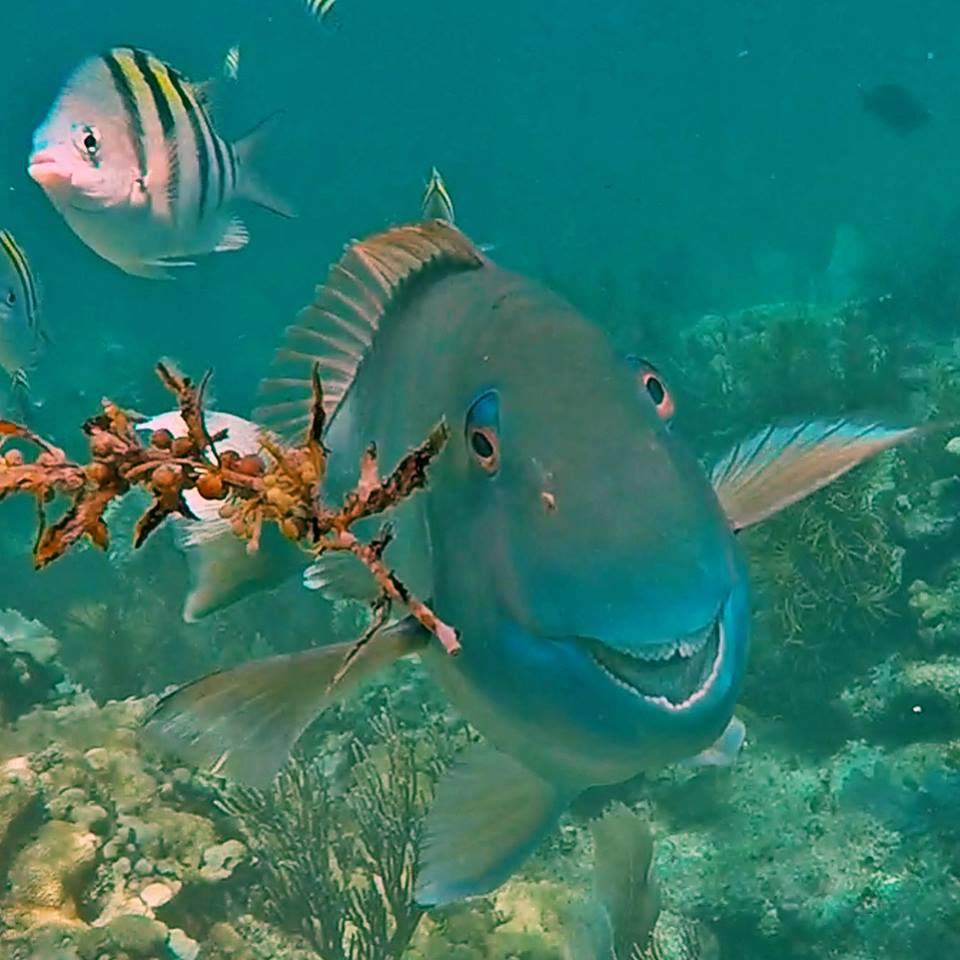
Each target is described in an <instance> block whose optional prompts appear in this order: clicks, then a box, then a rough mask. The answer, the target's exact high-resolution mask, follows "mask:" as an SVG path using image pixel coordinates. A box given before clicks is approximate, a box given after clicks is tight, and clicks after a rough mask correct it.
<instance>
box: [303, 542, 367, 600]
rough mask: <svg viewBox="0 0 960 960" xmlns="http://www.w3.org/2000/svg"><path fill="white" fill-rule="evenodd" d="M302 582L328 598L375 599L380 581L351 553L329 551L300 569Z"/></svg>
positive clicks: (309, 588)
mask: <svg viewBox="0 0 960 960" xmlns="http://www.w3.org/2000/svg"><path fill="white" fill-rule="evenodd" d="M303 585H304V586H305V587H306V588H307V589H308V590H317V591H319V593H320V595H321V596H323V597H326V598H327V599H328V600H341V599H350V600H375V599H376V598H377V597H378V596H379V595H380V585H379V584H378V583H377V581H376V580H374V578H373V575H372V574H371V573H370V570H369V569H368V568H367V567H365V566H364V565H363V564H362V563H361V562H360V561H359V560H358V559H357V558H356V557H355V556H354V555H353V554H352V553H337V552H334V551H332V550H331V551H328V552H326V553H323V554H321V555H320V556H319V557H317V559H316V560H314V562H313V563H312V564H310V566H309V567H307V569H306V570H304V572H303Z"/></svg>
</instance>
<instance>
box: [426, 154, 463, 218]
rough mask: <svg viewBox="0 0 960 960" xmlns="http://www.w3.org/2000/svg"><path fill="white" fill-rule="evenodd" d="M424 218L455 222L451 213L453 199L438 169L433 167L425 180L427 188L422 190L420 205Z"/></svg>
mask: <svg viewBox="0 0 960 960" xmlns="http://www.w3.org/2000/svg"><path fill="white" fill-rule="evenodd" d="M421 209H422V212H423V219H424V220H446V221H447V223H455V222H456V221H455V218H454V213H453V200H452V199H451V197H450V192H449V190H447V185H446V184H445V183H444V182H443V177H441V176H440V171H439V170H438V169H437V168H436V167H434V168H433V169H432V170H431V171H430V179H429V181H428V182H427V189H426V190H424V192H423V203H422V205H421Z"/></svg>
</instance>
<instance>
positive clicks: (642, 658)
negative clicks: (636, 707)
mask: <svg viewBox="0 0 960 960" xmlns="http://www.w3.org/2000/svg"><path fill="white" fill-rule="evenodd" d="M725 639H726V638H725V631H724V627H723V617H722V615H718V616H716V617H715V618H714V619H713V620H712V621H711V622H710V623H709V624H708V625H707V626H706V627H702V628H701V629H700V630H696V631H694V632H693V633H689V634H686V635H685V636H683V637H680V638H678V639H676V640H671V641H668V642H667V643H662V644H658V645H656V646H645V647H642V648H640V649H638V650H634V651H633V652H631V653H624V652H623V651H622V650H614V649H613V648H612V647H609V646H607V645H606V644H604V643H601V642H600V641H599V640H595V639H593V638H588V637H585V638H582V639H581V642H582V643H583V644H584V645H585V646H586V649H587V651H588V652H589V653H590V656H591V658H592V659H593V662H594V663H595V664H596V665H597V666H598V667H599V668H600V669H601V670H602V671H603V672H604V673H605V674H606V675H607V676H608V677H610V678H611V679H612V680H613V681H614V682H616V683H617V684H618V685H619V686H622V687H626V688H627V689H629V690H630V691H631V692H633V693H635V694H637V695H638V696H640V697H643V698H644V699H645V700H648V701H649V702H650V703H653V704H656V705H657V706H659V707H662V708H664V709H666V710H671V711H677V710H685V709H688V708H689V707H691V706H693V705H694V704H695V703H697V702H698V701H699V700H702V699H703V698H704V697H705V696H706V695H707V693H708V692H709V690H710V688H711V687H712V686H713V683H714V681H715V680H716V678H717V674H718V673H719V672H720V663H721V661H722V660H723V654H724V649H725V646H726V643H725Z"/></svg>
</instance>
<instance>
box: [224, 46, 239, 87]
mask: <svg viewBox="0 0 960 960" xmlns="http://www.w3.org/2000/svg"><path fill="white" fill-rule="evenodd" d="M223 75H224V77H226V78H227V79H228V80H236V79H237V78H238V77H239V76H240V48H239V47H238V46H232V47H231V48H230V49H229V50H228V51H227V53H226V56H225V57H224V58H223Z"/></svg>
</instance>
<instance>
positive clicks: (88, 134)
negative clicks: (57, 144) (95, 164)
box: [73, 124, 100, 160]
mask: <svg viewBox="0 0 960 960" xmlns="http://www.w3.org/2000/svg"><path fill="white" fill-rule="evenodd" d="M73 141H74V143H75V144H76V147H77V149H78V150H79V151H80V153H81V154H82V155H84V156H86V157H87V159H89V160H96V158H97V154H98V153H99V152H100V132H99V131H98V130H97V128H96V127H91V126H90V125H89V124H84V125H83V126H81V127H78V128H77V131H76V133H75V134H74V138H73Z"/></svg>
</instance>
